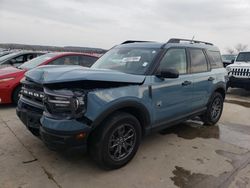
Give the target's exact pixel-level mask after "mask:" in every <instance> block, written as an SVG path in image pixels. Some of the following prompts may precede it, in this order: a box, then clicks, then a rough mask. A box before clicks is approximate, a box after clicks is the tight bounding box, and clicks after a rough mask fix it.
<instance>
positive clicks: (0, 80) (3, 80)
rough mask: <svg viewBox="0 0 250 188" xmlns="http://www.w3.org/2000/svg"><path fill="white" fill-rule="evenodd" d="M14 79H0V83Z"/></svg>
mask: <svg viewBox="0 0 250 188" xmlns="http://www.w3.org/2000/svg"><path fill="white" fill-rule="evenodd" d="M14 79H15V78H14V77H11V78H3V79H0V83H3V82H8V81H10V80H14Z"/></svg>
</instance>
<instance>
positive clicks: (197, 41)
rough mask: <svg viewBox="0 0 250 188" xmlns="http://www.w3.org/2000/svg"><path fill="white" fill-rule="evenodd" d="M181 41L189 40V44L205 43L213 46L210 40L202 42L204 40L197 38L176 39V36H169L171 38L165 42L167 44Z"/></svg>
mask: <svg viewBox="0 0 250 188" xmlns="http://www.w3.org/2000/svg"><path fill="white" fill-rule="evenodd" d="M181 41H186V42H190V43H191V44H192V43H203V44H206V45H211V46H213V44H212V43H210V42H204V41H199V40H190V39H178V38H171V39H169V41H168V42H167V43H166V44H168V43H181Z"/></svg>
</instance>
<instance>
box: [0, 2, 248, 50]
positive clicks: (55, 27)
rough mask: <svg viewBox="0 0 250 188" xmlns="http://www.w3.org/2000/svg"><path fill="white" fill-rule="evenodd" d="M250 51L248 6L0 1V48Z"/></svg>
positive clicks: (227, 3)
mask: <svg viewBox="0 0 250 188" xmlns="http://www.w3.org/2000/svg"><path fill="white" fill-rule="evenodd" d="M193 36H194V38H195V39H196V40H203V41H208V42H212V43H214V44H215V45H217V46H218V47H219V48H220V50H221V51H222V52H225V51H226V49H227V48H230V47H234V46H235V45H236V44H238V43H242V44H246V45H248V49H249V48H250V0H126V1H123V0H0V43H23V44H37V45H53V46H85V47H99V48H104V49H109V48H111V47H112V46H114V45H116V44H119V43H121V42H123V41H126V40H150V41H159V42H165V41H167V40H168V39H169V38H187V39H191V38H193Z"/></svg>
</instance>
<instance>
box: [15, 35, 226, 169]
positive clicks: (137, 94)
mask: <svg viewBox="0 0 250 188" xmlns="http://www.w3.org/2000/svg"><path fill="white" fill-rule="evenodd" d="M40 57H42V56H40ZM34 61H35V60H34ZM50 62H57V61H56V60H55V61H53V60H52V61H50ZM27 64H29V63H26V65H25V64H24V65H23V66H21V67H20V68H21V69H22V67H27ZM30 64H32V63H30ZM34 64H36V63H34ZM38 64H39V63H38ZM55 64H57V63H55ZM59 64H60V65H61V64H63V63H59ZM20 71H22V70H20ZM226 82H227V72H226V69H225V68H224V67H223V64H222V59H221V55H220V51H219V49H218V48H217V47H215V46H214V45H213V44H211V43H208V42H202V41H194V40H185V39H170V40H169V41H168V42H166V43H159V42H140V41H126V42H124V43H122V44H121V45H117V46H115V47H114V48H112V49H111V50H110V51H108V52H107V53H106V54H104V55H103V56H102V57H100V58H99V59H98V60H97V61H96V62H95V63H94V64H93V65H92V66H91V67H90V68H85V67H82V66H76V65H74V66H56V65H53V66H52V65H51V66H40V67H37V68H34V69H31V70H29V71H27V72H26V73H25V78H24V79H23V80H22V84H23V86H22V91H21V97H20V99H19V101H18V106H17V109H16V111H17V115H18V117H19V118H20V120H21V121H22V122H23V124H25V125H26V127H27V129H28V130H29V131H30V132H31V133H32V134H34V135H35V136H37V137H38V138H40V139H41V140H42V141H43V142H44V143H45V144H46V146H48V147H49V148H51V149H53V150H59V151H61V150H63V151H65V150H72V149H80V150H86V151H89V153H90V155H91V156H92V158H93V159H94V160H95V161H96V162H97V163H98V164H99V165H100V166H101V167H104V168H105V169H116V168H120V167H122V166H124V165H126V164H127V163H128V162H129V161H130V160H131V159H132V158H133V157H134V155H135V154H136V152H137V150H138V148H139V145H140V143H141V140H142V137H144V136H145V135H148V134H150V133H152V132H154V131H159V130H163V129H165V128H167V127H169V126H172V125H174V124H177V123H180V122H182V121H185V120H187V119H190V118H192V117H195V116H199V117H200V118H201V120H202V121H203V122H204V124H205V125H215V124H216V122H217V121H218V120H219V118H220V116H221V113H222V110H223V101H224V98H225V93H226Z"/></svg>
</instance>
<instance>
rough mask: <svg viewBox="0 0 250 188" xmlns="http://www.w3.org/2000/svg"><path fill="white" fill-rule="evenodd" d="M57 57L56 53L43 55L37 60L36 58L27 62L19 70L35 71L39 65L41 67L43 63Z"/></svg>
mask: <svg viewBox="0 0 250 188" xmlns="http://www.w3.org/2000/svg"><path fill="white" fill-rule="evenodd" d="M55 56H57V54H54V53H50V54H45V55H41V56H39V57H37V58H34V59H32V60H30V61H27V62H25V63H24V64H22V65H21V66H19V67H18V68H20V69H28V70H29V69H33V68H35V67H37V66H39V65H41V64H42V63H43V62H45V61H47V60H49V59H52V58H53V57H55Z"/></svg>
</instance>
